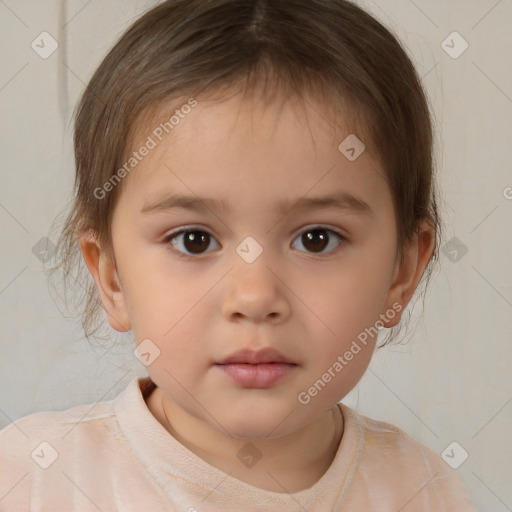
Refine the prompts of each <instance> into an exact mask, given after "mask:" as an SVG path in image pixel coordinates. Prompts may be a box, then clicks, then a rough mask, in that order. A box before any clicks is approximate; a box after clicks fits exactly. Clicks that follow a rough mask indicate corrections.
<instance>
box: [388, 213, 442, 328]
mask: <svg viewBox="0 0 512 512" xmlns="http://www.w3.org/2000/svg"><path fill="white" fill-rule="evenodd" d="M434 244H435V229H434V227H433V226H432V224H431V223H429V222H428V221H424V222H423V224H422V228H421V230H420V231H419V232H418V233H417V234H416V235H415V236H414V238H413V239H412V240H411V241H410V242H409V244H408V245H407V247H406V249H405V252H404V257H403V259H402V261H401V262H400V264H399V265H397V266H396V267H395V272H394V277H393V282H392V284H391V287H390V289H389V292H388V296H387V298H386V301H385V310H384V311H383V312H382V313H383V315H384V316H386V315H385V313H386V311H388V310H390V309H394V310H397V309H398V306H397V305H398V304H399V305H400V306H401V307H400V310H399V312H398V314H396V315H393V319H391V320H385V321H384V322H383V323H384V327H387V328H390V327H394V326H395V325H397V324H398V323H399V322H400V319H401V317H402V313H403V311H404V310H405V308H406V307H407V305H408V304H409V302H410V300H411V299H412V297H413V295H414V292H415V290H416V288H417V286H418V284H419V282H420V280H421V277H422V276H423V272H424V271H425V268H426V267H427V265H428V263H429V261H430V259H431V257H432V253H433V251H434Z"/></svg>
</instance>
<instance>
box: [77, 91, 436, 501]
mask: <svg viewBox="0 0 512 512" xmlns="http://www.w3.org/2000/svg"><path fill="white" fill-rule="evenodd" d="M240 98H241V97H240V95H237V94H234V95H232V96H231V97H229V98H228V99H226V100H225V101H223V102H219V101H199V104H198V106H197V107H195V108H194V110H193V111H192V113H190V114H189V115H188V116H187V117H186V118H185V119H183V120H181V122H180V124H179V126H177V127H176V128H175V129H174V131H173V132H172V133H171V135H170V136H168V137H167V138H165V139H164V140H163V141H162V142H160V143H159V144H158V145H157V147H156V148H155V149H153V150H152V151H151V152H150V154H149V155H148V156H146V157H145V158H144V160H143V161H142V162H141V163H140V164H139V165H138V166H137V167H136V170H134V171H132V173H131V174H130V175H129V176H128V177H126V178H125V180H124V181H123V183H122V187H123V189H122V192H121V195H120V198H119V201H118V203H117V204H116V208H115V211H114V216H113V220H112V241H113V248H114V254H115V264H114V263H113V262H111V261H109V260H108V258H107V257H106V255H105V252H104V251H102V249H101V248H100V247H99V245H98V244H97V242H96V240H95V238H94V237H93V236H91V235H84V236H83V237H82V238H81V240H80V246H81V250H82V253H83V256H84V259H85V261H86V263H87V266H88V268H89V270H90V272H91V274H92V276H93V277H94V279H95V282H96V285H97V288H98V292H99V294H100V296H101V299H102V302H103V304H104V306H105V309H106V310H107V315H108V319H109V322H110V324H111V326H112V327H113V328H114V329H117V330H119V331H127V330H129V329H131V330H132V332H133V335H134V338H135V341H136V344H138V343H140V342H141V341H142V340H144V339H147V338H149V339H151V340H152V342H153V343H154V344H155V345H156V346H157V347H158V348H159V350H160V356H159V357H158V358H157V359H156V360H155V361H154V362H153V363H152V364H151V365H149V366H148V367H147V370H148V372H149V375H150V377H151V379H152V380H153V381H154V382H155V383H156V385H157V389H156V390H155V391H154V392H153V393H152V394H151V396H150V397H149V398H148V399H147V405H148V408H149V410H150V411H151V412H152V414H153V415H154V416H155V418H156V419H157V420H158V421H159V422H160V423H161V424H162V425H163V426H164V427H165V428H166V429H167V431H168V432H169V433H170V434H171V435H173V436H174V437H175V438H176V439H177V440H178V441H179V442H181V443H182V444H183V445H185V446H186V447H187V448H188V449H190V450H191V451H192V452H194V453H195V454H196V455H198V456H199V457H201V458H203V459H204V460H205V461H207V462H208V463H210V464H211V465H213V466H215V467H217V468H219V469H221V470H222V471H225V472H226V473H230V474H231V476H233V477H235V478H238V479H240V480H243V481H245V482H248V483H250V484H252V485H255V486H257V487H260V488H263V489H267V490H271V491H275V492H296V491H299V490H302V489H305V488H308V487H310V486H312V485H313V484H314V483H315V482H317V481H318V480H319V479H320V478H321V477H322V475H323V474H324V473H325V472H326V470H327V469H328V468H329V466H330V465H331V463H332V461H333V458H334V456H335V454H336V450H337V449H338V446H339V442H340V439H341V437H342V433H343V425H342V419H341V415H340V413H339V410H338V408H337V406H336V404H337V403H338V402H339V401H340V400H341V399H342V398H343V397H344V396H345V395H346V394H347V393H348V392H349V391H350V390H351V389H352V388H353V387H354V386H355V385H356V384H357V382H358V381H359V380H360V378H361V377H362V376H363V374H364V372H365V371H366V369H367V367H368V364H369V362H370V359H371V356H372V353H373V351H374V348H375V343H376V339H375V338H369V341H368V343H367V345H366V346H363V345H361V347H362V350H361V351H360V352H359V353H358V354H357V355H355V356H354V358H353V359H352V360H351V361H350V362H349V363H348V364H347V365H346V366H345V367H344V368H343V371H341V372H339V373H338V374H337V375H336V377H335V378H333V379H332V380H331V381H330V382H329V383H328V384H327V385H326V386H325V388H324V389H323V390H322V391H321V392H319V393H318V394H317V395H316V396H315V397H313V398H312V399H311V400H310V402H309V403H308V404H301V403H299V401H298V399H297V397H298V395H299V393H301V392H303V391H307V390H308V388H310V386H311V385H312V384H313V383H314V382H315V381H317V380H318V379H320V378H321V376H322V374H324V373H325V371H326V370H327V369H328V368H329V367H331V366H332V365H333V363H334V362H335V361H336V360H337V357H338V356H339V355H342V354H344V352H345V351H346V350H347V349H349V347H350V345H351V343H352V342H353V340H355V339H356V337H357V336H358V334H359V333H361V332H362V331H364V329H365V328H368V327H370V326H373V325H375V322H376V321H377V320H379V315H381V314H386V312H387V311H389V310H390V309H392V306H393V304H400V306H401V308H402V311H403V309H405V307H406V306H407V303H408V302H409V301H410V299H411V297H412V295H413V293H414V290H415V289H416V287H417V285H418V282H419V280H420V278H421V275H422V273H423V271H424V269H425V267H426V265H427V263H428V261H429V259H430V257H431V254H432V250H433V244H434V231H433V228H432V227H431V226H430V225H429V224H428V223H426V222H425V223H424V224H423V225H422V229H421V231H420V233H419V234H418V235H417V236H416V237H415V239H414V240H413V241H412V242H411V243H410V244H409V245H408V247H407V250H406V256H405V258H404V260H403V261H402V262H401V264H398V262H397V261H396V257H395V256H396V249H397V247H396V243H397V233H396V223H395V222H396V221H395V214H394V208H393V203H392V198H391V192H390V190H389V188H388V185H387V183H386V182H385V180H384V179H383V176H384V171H383V169H382V168H381V167H380V164H379V162H378V159H376V158H374V157H373V156H372V155H371V154H370V153H369V151H365V152H363V154H362V155H361V156H360V157H359V158H357V159H356V160H355V161H353V162H351V161H349V160H348V159H347V158H345V156H344V155H343V154H342V153H341V152H340V151H339V150H338V145H339V144H340V142H341V141H343V140H344V139H345V138H346V137H347V136H348V135H349V134H350V133H351V132H350V130H348V129H346V128H342V127H341V126H336V127H332V126H329V125H328V124H327V123H326V121H325V119H326V118H327V115H319V113H320V114H321V113H322V112H324V113H327V110H325V107H322V106H321V105H319V104H318V103H315V102H314V99H313V98H309V99H308V102H307V103H306V104H305V105H304V104H303V103H300V102H298V101H297V99H296V98H295V99H294V98H289V99H288V100H289V101H287V102H286V103H284V104H283V103H281V104H280V105H278V104H277V103H271V104H269V105H264V104H263V103H262V101H261V99H258V98H257V97H254V99H251V100H248V99H244V100H243V101H242V100H241V99H240ZM313 106H314V108H313ZM322 108H323V109H324V110H322ZM156 125H158V122H157V123H155V126H156ZM148 133H150V132H147V131H144V132H142V131H141V133H140V140H141V141H144V140H145V139H146V137H147V135H148ZM334 191H344V192H348V193H350V194H352V195H354V196H356V197H357V198H360V199H362V200H364V201H365V202H366V203H368V204H369V206H370V207H371V210H372V214H371V215H361V214H358V213H355V212H354V211H349V210H336V209H333V208H324V209H318V210H310V211H303V212H299V211H298V210H297V209H296V208H295V207H296V206H297V204H298V202H299V200H300V199H301V198H302V197H304V196H306V197H313V196H315V197H316V196H323V195H327V194H330V193H332V192H334ZM173 193H182V194H187V195H194V196H199V197H214V198H217V199H223V200H225V201H227V202H228V204H229V208H228V209H226V210H216V209H215V208H213V207H212V208H207V209H205V211H204V212H199V211H198V212H192V211H187V210H184V209H175V210H170V211H160V212H153V213H146V214H145V213H141V210H142V209H143V207H144V205H146V204H147V203H150V202H152V201H155V200H157V199H160V198H161V197H162V196H164V195H165V194H169V195H170V194H173ZM281 199H286V200H289V201H290V206H289V207H288V208H287V209H286V210H284V211H281V212H279V211H278V210H277V209H276V202H277V201H279V200H281ZM292 208H293V210H292ZM290 210H291V211H290ZM318 225H320V227H319V226H318ZM184 227H185V228H189V230H201V231H203V232H206V233H208V234H209V235H210V239H208V238H207V239H206V242H205V243H204V245H203V246H202V247H203V253H202V254H196V255H194V254H190V253H191V249H190V248H191V244H186V243H185V236H184V235H181V236H178V237H177V238H175V239H174V243H175V245H172V243H171V242H170V241H167V242H166V241H165V240H164V239H165V237H166V236H167V235H169V234H170V233H171V232H173V231H177V230H178V229H179V228H184ZM310 228H316V229H332V230H333V231H336V232H339V233H340V234H342V235H343V236H344V237H345V240H342V241H341V242H340V241H338V239H337V238H336V237H335V236H334V234H333V233H332V232H331V231H327V232H325V231H323V232H322V233H323V234H324V236H327V237H328V243H327V244H326V245H327V246H321V247H319V248H318V249H317V251H319V252H315V246H312V245H308V244H307V241H305V240H304V237H301V235H302V234H304V233H307V232H310V231H311V229H310ZM313 233H317V234H318V232H313ZM247 236H251V237H253V238H254V239H255V240H256V241H257V242H258V243H259V245H260V246H261V247H262V248H263V252H262V254H261V255H260V256H259V257H258V258H257V259H256V260H255V261H254V262H253V263H247V262H246V261H244V259H242V258H241V257H240V256H239V255H238V254H237V252H236V248H237V247H238V246H239V244H240V243H241V242H242V241H243V240H244V239H245V238H246V237H247ZM172 248H174V251H173V250H172ZM187 249H188V251H187ZM192 250H193V249H192ZM180 251H181V253H182V254H183V253H184V254H188V257H185V258H180V257H179V256H178V254H179V253H180ZM400 316H401V313H400V312H399V313H397V314H396V315H395V316H394V318H393V319H390V320H385V321H384V322H383V323H384V326H385V327H388V328H389V327H392V326H393V325H396V324H397V323H398V322H399V321H400ZM263 347H272V348H275V349H277V350H279V351H280V352H281V353H282V354H284V355H285V356H288V357H289V358H291V359H292V360H293V361H294V362H295V363H296V364H297V366H296V367H295V368H294V370H293V371H292V372H291V373H290V374H289V375H288V376H287V377H286V378H285V379H284V380H282V381H280V382H279V383H278V384H276V385H275V386H273V387H271V388H268V389H249V388H243V387H241V386H239V385H238V384H236V383H235V382H234V381H233V380H231V379H230V378H229V377H227V376H226V375H225V373H224V372H222V371H221V370H220V369H219V367H218V366H215V364H214V363H215V362H218V361H220V360H221V359H223V358H225V357H227V356H229V355H230V354H232V353H233V352H235V351H237V350H239V349H242V348H252V349H255V350H258V349H260V348H263ZM249 440H250V441H251V442H252V443H253V444H254V445H255V446H256V447H257V448H258V449H259V450H260V451H261V454H262V458H261V460H260V461H259V462H258V463H257V464H256V465H255V466H253V467H252V468H247V467H245V466H244V465H243V464H241V462H240V460H239V459H238V458H237V453H238V451H239V450H240V449H241V448H242V447H244V445H245V444H246V442H247V441H249Z"/></svg>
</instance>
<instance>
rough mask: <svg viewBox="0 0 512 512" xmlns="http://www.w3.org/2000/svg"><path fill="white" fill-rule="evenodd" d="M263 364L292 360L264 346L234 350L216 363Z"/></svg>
mask: <svg viewBox="0 0 512 512" xmlns="http://www.w3.org/2000/svg"><path fill="white" fill-rule="evenodd" d="M234 363H242V364H243V363H245V364H264V363H289V364H295V363H294V362H293V361H291V360H290V359H288V358H287V357H285V356H284V355H283V354H281V353H280V352H278V351H277V350H275V349H273V348H264V349H261V350H251V349H243V350H238V351H237V352H234V353H233V354H231V355H230V356H228V357H226V358H225V359H223V360H222V361H220V362H219V363H217V364H234Z"/></svg>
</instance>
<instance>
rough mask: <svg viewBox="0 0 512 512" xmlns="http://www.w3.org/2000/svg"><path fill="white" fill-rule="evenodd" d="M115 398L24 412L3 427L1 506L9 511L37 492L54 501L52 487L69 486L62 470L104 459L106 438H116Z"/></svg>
mask: <svg viewBox="0 0 512 512" xmlns="http://www.w3.org/2000/svg"><path fill="white" fill-rule="evenodd" d="M125 392H126V390H125ZM118 399H119V397H117V398H115V399H113V400H109V401H103V402H97V403H90V404H84V405H79V406H76V407H72V408H69V409H67V410H62V411H45V412H37V413H33V414H29V415H27V416H24V417H22V418H20V419H18V420H16V421H13V422H12V423H10V424H9V425H8V426H6V427H5V428H3V429H2V430H1V431H0V474H1V475H2V478H1V479H0V497H1V498H2V505H3V506H7V504H12V506H11V508H9V510H14V509H21V508H28V504H29V503H30V500H31V497H34V496H37V497H38V499H39V497H40V496H43V495H44V497H45V499H46V498H48V503H56V502H54V501H52V500H53V493H54V491H55V489H57V488H60V489H63V487H66V485H67V486H68V487H69V481H67V482H66V478H67V476H66V475H69V474H70V473H72V472H73V471H76V469H77V468H79V467H80V466H82V467H85V466H87V465H88V463H89V461H92V460H103V461H107V460H108V457H109V455H112V444H113V443H112V441H115V442H117V438H118V437H119V435H118V430H119V427H118V424H117V419H116V414H115V403H116V400H118ZM109 452H110V453H109ZM4 500H5V501H4ZM45 502H46V501H45ZM6 510H7V509H6Z"/></svg>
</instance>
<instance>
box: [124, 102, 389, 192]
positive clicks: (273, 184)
mask: <svg viewBox="0 0 512 512" xmlns="http://www.w3.org/2000/svg"><path fill="white" fill-rule="evenodd" d="M189 100H190V98H186V97H185V98H182V99H181V100H178V101H176V100H175V101H173V102H172V107H171V108H169V107H167V108H161V109H160V110H157V111H153V112H152V113H151V114H152V115H148V116H147V117H146V120H145V122H144V123H140V124H139V127H140V128H139V130H138V131H137V133H136V137H135V138H134V139H135V141H136V143H135V144H134V145H133V148H135V150H137V148H139V147H142V146H143V145H144V143H145V141H146V142H147V141H148V139H149V138H150V139H151V140H152V141H153V144H151V145H154V147H153V148H152V149H151V151H149V154H147V155H146V156H145V157H144V158H143V160H142V161H141V162H140V163H139V164H138V165H137V168H136V169H135V170H134V172H132V173H130V175H129V177H128V179H127V180H125V181H128V182H131V183H132V184H131V186H130V187H129V188H130V189H131V192H132V194H135V195H137V196H141V195H147V194H152V195H155V194H157V193H158V191H159V189H160V188H161V187H166V186H167V187H169V188H170V189H175V188H177V187H178V188H181V189H182V191H183V192H185V191H186V192H188V193H189V195H190V192H192V193H197V194H198V195H202V196H211V195H212V192H213V191H215V194H216V195H220V194H221V193H222V192H226V193H228V192H229V190H231V189H234V188H236V187H238V190H239V191H240V192H242V191H244V190H246V191H247V192H250V189H251V187H253V191H254V192H255V191H256V190H259V191H260V192H261V191H263V190H264V191H265V194H266V195H268V196H272V195H276V196H277V195H280V196H281V197H282V195H283V193H286V192H287V191H289V192H292V191H294V193H295V194H298V193H300V192H302V195H304V194H305V193H306V192H307V189H308V188H310V187H312V186H315V184H317V185H319V186H323V187H324V189H325V187H327V188H329V187H330V186H331V185H332V183H334V182H335V181H336V176H337V175H338V177H341V173H340V172H338V171H336V172H330V171H332V169H333V167H334V166H337V167H340V166H341V167H344V168H345V170H349V173H348V174H346V175H345V176H344V180H343V181H344V182H345V184H347V185H350V184H352V186H353V185H357V183H358V182H361V181H362V180H363V178H364V177H365V176H367V177H370V178H372V179H373V183H374V185H378V184H379V183H378V180H375V177H376V176H377V177H379V175H380V176H381V177H383V173H382V170H381V169H380V167H379V164H378V162H377V161H376V160H375V159H374V158H372V157H371V155H370V154H369V151H365V153H364V155H363V156H364V158H360V161H359V162H357V161H355V162H349V161H348V160H347V159H346V158H345V157H344V156H343V154H342V153H341V152H340V149H339V145H340V143H342V142H343V141H344V140H345V139H346V138H347V137H348V136H354V135H355V134H353V133H352V131H351V130H352V129H353V128H352V126H354V125H353V124H352V122H353V120H354V117H353V116H351V115H349V113H347V116H346V117H344V116H342V115H339V114H336V115H334V113H333V110H332V109H329V107H328V106H327V105H325V104H321V103H319V102H318V101H316V100H315V99H314V98H313V97H307V96H306V97H304V96H298V95H296V96H290V97H288V98H280V99H279V101H273V102H268V101H265V99H264V98H262V97H259V96H257V95H251V96H244V95H242V94H241V93H238V94H237V93H233V94H231V95H224V96H223V97H218V96H217V97H203V98H201V97H198V98H196V99H194V101H195V102H196V103H195V106H194V107H193V108H189V107H188V106H187V105H190V104H193V103H191V102H190V101H189ZM185 107H186V108H185ZM359 135H360V136H361V134H360V132H359ZM361 137H364V136H361ZM365 144H366V141H365ZM367 147H368V146H367ZM362 167H366V171H365V172H362V171H361V168H362ZM372 174H373V175H375V176H373V177H372ZM126 185H127V183H123V187H125V186H126ZM380 185H382V184H380ZM187 187H188V188H189V189H190V187H193V188H194V190H187ZM359 188H360V187H359ZM374 188H375V187H374ZM200 192H201V194H200ZM207 192H208V193H207Z"/></svg>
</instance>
